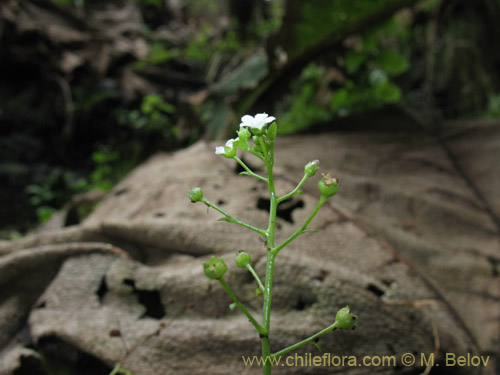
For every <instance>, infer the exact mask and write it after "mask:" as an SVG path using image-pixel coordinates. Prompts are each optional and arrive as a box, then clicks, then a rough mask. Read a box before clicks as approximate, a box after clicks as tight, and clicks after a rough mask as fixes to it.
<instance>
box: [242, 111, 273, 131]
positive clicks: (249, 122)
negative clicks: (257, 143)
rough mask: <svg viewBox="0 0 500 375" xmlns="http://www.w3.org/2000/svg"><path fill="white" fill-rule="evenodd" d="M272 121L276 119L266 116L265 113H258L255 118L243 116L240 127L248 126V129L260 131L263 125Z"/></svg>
mask: <svg viewBox="0 0 500 375" xmlns="http://www.w3.org/2000/svg"><path fill="white" fill-rule="evenodd" d="M274 120H276V118H275V117H273V116H268V115H267V113H258V114H256V115H255V117H254V116H250V115H245V116H243V117H242V118H241V124H240V127H242V126H248V127H250V128H255V129H259V130H262V127H263V126H264V125H266V124H269V123H270V122H273V121H274Z"/></svg>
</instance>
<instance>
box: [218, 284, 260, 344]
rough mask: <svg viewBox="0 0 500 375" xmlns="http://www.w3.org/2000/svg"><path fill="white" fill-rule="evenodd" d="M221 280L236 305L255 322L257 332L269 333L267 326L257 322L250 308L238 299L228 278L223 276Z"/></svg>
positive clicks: (251, 321)
mask: <svg viewBox="0 0 500 375" xmlns="http://www.w3.org/2000/svg"><path fill="white" fill-rule="evenodd" d="M219 282H220V283H221V285H222V286H223V287H224V289H225V290H226V292H227V294H229V296H230V297H231V299H232V300H233V301H234V303H236V306H237V307H238V308H239V309H240V310H241V312H242V313H243V314H245V316H246V317H247V318H248V320H249V321H250V323H252V324H253V326H254V327H255V329H256V330H257V332H259V333H260V334H261V335H266V334H267V333H268V330H267V329H266V328H265V327H262V326H261V325H260V324H259V323H257V321H256V320H255V318H254V317H253V316H252V314H250V313H249V312H248V310H247V309H246V308H245V306H243V304H242V303H241V302H240V300H239V299H238V297H236V294H234V292H233V291H232V289H231V288H230V287H229V285H227V283H226V280H224V278H223V277H221V278H220V279H219Z"/></svg>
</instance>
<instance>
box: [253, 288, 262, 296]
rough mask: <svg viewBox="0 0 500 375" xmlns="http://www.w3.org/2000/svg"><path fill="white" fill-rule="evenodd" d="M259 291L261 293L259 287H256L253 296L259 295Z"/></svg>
mask: <svg viewBox="0 0 500 375" xmlns="http://www.w3.org/2000/svg"><path fill="white" fill-rule="evenodd" d="M261 293H262V290H260V289H259V288H257V289H256V290H255V297H258V296H260V295H261Z"/></svg>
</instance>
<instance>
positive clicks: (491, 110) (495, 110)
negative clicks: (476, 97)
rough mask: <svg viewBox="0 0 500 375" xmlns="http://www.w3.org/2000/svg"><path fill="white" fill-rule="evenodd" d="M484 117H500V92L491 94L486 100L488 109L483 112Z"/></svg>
mask: <svg viewBox="0 0 500 375" xmlns="http://www.w3.org/2000/svg"><path fill="white" fill-rule="evenodd" d="M484 117H486V118H494V119H499V118H500V94H496V95H492V96H491V97H490V99H489V101H488V109H487V111H486V113H485V114H484Z"/></svg>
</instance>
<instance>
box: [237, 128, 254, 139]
mask: <svg viewBox="0 0 500 375" xmlns="http://www.w3.org/2000/svg"><path fill="white" fill-rule="evenodd" d="M237 133H238V138H239V139H241V140H242V141H248V140H249V139H250V138H251V137H252V133H250V130H248V129H247V128H241V129H240V130H239V131H238V132H237Z"/></svg>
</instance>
